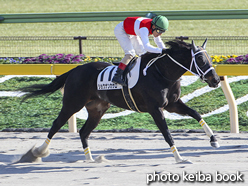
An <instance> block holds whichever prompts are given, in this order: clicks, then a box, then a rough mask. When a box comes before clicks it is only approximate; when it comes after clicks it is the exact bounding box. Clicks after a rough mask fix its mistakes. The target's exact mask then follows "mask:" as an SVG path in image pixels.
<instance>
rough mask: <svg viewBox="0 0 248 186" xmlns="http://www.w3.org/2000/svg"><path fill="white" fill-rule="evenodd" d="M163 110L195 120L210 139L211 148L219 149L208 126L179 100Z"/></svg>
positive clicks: (197, 114)
mask: <svg viewBox="0 0 248 186" xmlns="http://www.w3.org/2000/svg"><path fill="white" fill-rule="evenodd" d="M165 109H166V110H167V111H169V112H176V113H178V114H181V115H188V116H191V117H192V118H194V119H196V120H197V121H198V122H199V123H200V125H201V126H202V127H203V129H204V131H205V133H206V134H207V136H208V137H209V138H210V144H211V146H212V147H214V148H219V147H220V145H219V143H218V141H217V139H216V137H215V136H214V133H213V131H212V130H211V128H210V127H209V126H208V124H207V123H206V122H205V121H204V120H203V119H202V117H201V115H200V114H199V113H198V112H196V111H195V110H194V109H192V108H190V107H188V106H187V105H186V104H184V103H183V102H182V100H181V99H179V100H178V101H177V102H175V103H170V104H169V105H168V106H167V107H165Z"/></svg>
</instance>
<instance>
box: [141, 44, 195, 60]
mask: <svg viewBox="0 0 248 186" xmlns="http://www.w3.org/2000/svg"><path fill="white" fill-rule="evenodd" d="M165 45H166V48H167V49H168V52H167V53H168V54H169V55H173V54H177V55H178V56H183V57H185V54H187V53H188V51H189V50H190V49H191V44H189V43H186V42H184V41H180V40H172V41H168V42H165ZM158 55H159V54H155V53H149V52H147V53H145V54H144V56H149V57H151V58H154V57H156V56H158Z"/></svg>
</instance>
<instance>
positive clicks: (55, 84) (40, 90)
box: [19, 71, 71, 102]
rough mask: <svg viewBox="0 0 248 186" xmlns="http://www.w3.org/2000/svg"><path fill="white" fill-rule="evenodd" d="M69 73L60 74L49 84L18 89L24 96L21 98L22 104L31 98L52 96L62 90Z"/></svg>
mask: <svg viewBox="0 0 248 186" xmlns="http://www.w3.org/2000/svg"><path fill="white" fill-rule="evenodd" d="M70 72H71V71H69V72H66V73H64V74H62V75H61V76H59V77H57V78H55V79H54V80H53V81H52V82H51V83H49V84H36V85H31V86H27V87H23V88H21V89H19V90H20V91H21V92H25V93H26V94H25V95H24V96H23V99H22V102H23V101H25V100H26V99H29V98H31V97H36V96H39V95H44V94H52V93H54V92H55V91H56V90H58V89H60V88H62V87H63V86H64V84H65V81H66V79H67V77H68V75H69V74H70Z"/></svg>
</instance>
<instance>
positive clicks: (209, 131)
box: [199, 119, 214, 137]
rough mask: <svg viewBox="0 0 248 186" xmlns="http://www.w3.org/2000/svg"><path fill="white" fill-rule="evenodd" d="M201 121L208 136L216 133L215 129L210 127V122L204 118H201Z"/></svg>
mask: <svg viewBox="0 0 248 186" xmlns="http://www.w3.org/2000/svg"><path fill="white" fill-rule="evenodd" d="M199 123H200V125H201V126H202V127H203V129H204V131H205V133H206V134H207V136H208V137H211V136H212V135H214V133H213V131H212V130H211V129H210V128H209V126H208V124H207V123H206V122H205V121H204V120H203V119H201V121H199Z"/></svg>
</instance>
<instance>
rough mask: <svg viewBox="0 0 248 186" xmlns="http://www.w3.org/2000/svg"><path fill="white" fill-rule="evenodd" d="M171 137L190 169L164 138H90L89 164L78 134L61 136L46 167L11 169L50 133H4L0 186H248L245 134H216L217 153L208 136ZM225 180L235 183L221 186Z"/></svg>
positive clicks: (152, 135)
mask: <svg viewBox="0 0 248 186" xmlns="http://www.w3.org/2000/svg"><path fill="white" fill-rule="evenodd" d="M172 135H173V137H174V140H175V143H176V145H177V148H178V150H179V152H180V154H181V156H182V157H184V158H186V159H189V160H191V161H192V164H176V163H175V160H174V157H173V155H172V153H171V151H170V149H169V147H168V145H167V143H166V142H165V141H164V139H163V137H162V135H161V134H160V133H92V134H91V137H90V139H89V146H90V148H91V151H92V155H93V158H94V159H97V162H94V163H88V162H85V157H84V153H83V149H82V145H81V141H80V138H79V135H78V134H77V133H57V134H56V135H55V137H54V138H53V139H52V141H51V143H50V153H51V154H50V156H48V157H46V158H43V161H42V162H39V163H18V164H12V162H15V161H17V160H18V159H19V158H20V157H21V155H22V154H24V153H25V152H27V151H28V150H29V149H30V148H31V147H32V146H33V145H35V144H37V146H39V145H41V144H42V143H43V142H44V140H45V138H46V136H47V133H25V132H0V139H1V145H0V185H1V186H7V185H8V186H12V185H13V186H14V185H15V186H34V185H35V186H40V185H42V186H44V185H48V186H49V185H52V186H57V185H59V186H63V185H66V186H68V185H77V186H78V185H99V186H114V185H118V186H127V185H128V186H142V185H147V182H148V181H150V185H152V186H153V185H226V184H228V185H234V184H235V186H236V185H247V184H248V144H247V143H248V134H247V133H243V134H230V133H217V134H216V136H217V139H218V141H219V144H220V146H221V147H220V148H219V149H213V148H212V147H211V146H210V143H209V139H208V137H207V136H206V135H205V134H204V133H174V134H172ZM192 176H193V177H192ZM204 177H205V182H203V181H202V179H203V178H204ZM221 177H222V179H228V178H229V179H232V180H235V181H229V182H225V181H222V182H218V179H219V180H220V179H221ZM154 178H156V181H153V180H154ZM169 179H170V180H171V181H169ZM173 179H174V181H173ZM175 179H179V180H178V181H175ZM158 180H160V181H158ZM241 180H243V182H241Z"/></svg>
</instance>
